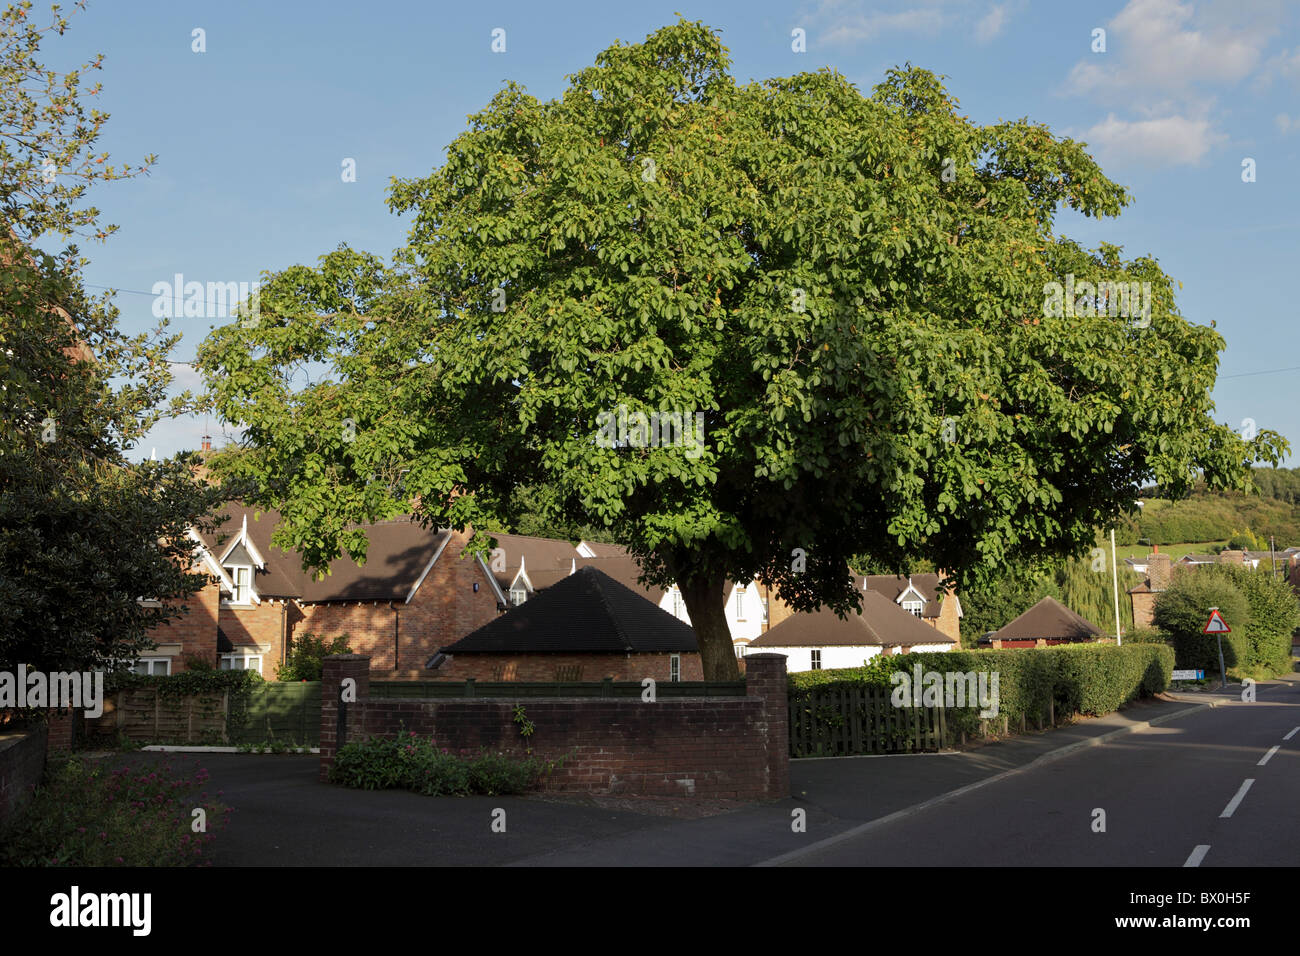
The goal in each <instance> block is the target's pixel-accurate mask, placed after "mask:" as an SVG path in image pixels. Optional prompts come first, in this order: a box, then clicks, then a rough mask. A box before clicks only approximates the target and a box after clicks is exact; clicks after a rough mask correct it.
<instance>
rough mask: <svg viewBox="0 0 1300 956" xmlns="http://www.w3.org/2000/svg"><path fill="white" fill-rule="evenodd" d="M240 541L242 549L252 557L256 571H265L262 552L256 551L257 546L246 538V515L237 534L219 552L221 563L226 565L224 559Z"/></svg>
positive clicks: (250, 539) (264, 560)
mask: <svg viewBox="0 0 1300 956" xmlns="http://www.w3.org/2000/svg"><path fill="white" fill-rule="evenodd" d="M241 541H242V542H243V544H244V549H245V550H246V551H247V552H248V554H249V556H250V557H252V559H253V560H254V561H255V562H256V564H257V570H259V571H265V570H266V559H265V558H263V557H262V552H260V551H258V550H257V545H255V544H253V539H252V538H250V537H249V536H248V515H247V514H245V515H244V523H243V524H242V525H241V526H240V528H239V534H237V535H235V536H234V537H233V538H231V539H230V543H229V544H228V545H226V550H225V551H223V552H221V563H222V564H225V563H226V558H227V557H229V556H230V552H231V551H234V550H235V545H237V544H239V543H240V542H241Z"/></svg>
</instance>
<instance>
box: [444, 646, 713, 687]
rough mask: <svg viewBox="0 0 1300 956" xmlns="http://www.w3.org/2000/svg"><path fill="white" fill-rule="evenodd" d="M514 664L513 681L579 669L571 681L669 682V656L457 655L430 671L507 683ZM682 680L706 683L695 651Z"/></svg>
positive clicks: (684, 660)
mask: <svg viewBox="0 0 1300 956" xmlns="http://www.w3.org/2000/svg"><path fill="white" fill-rule="evenodd" d="M510 664H513V665H514V677H513V678H512V679H513V680H517V681H551V680H556V679H557V678H556V670H557V668H561V667H564V668H569V667H573V666H575V665H576V666H579V667H581V668H582V672H581V675H580V676H579V677H575V678H571V679H572V680H603V679H604V678H606V677H612V678H614V680H620V681H622V680H637V681H639V680H644V679H645V678H647V677H652V678H654V679H655V680H656V681H662V682H666V681H668V680H669V675H670V673H671V672H670V664H669V655H668V654H456V655H454V656H452V657H449V658H448V659H447V661H446V663H444V664H443V665H442V666H441V667H439V668H438V669H437V670H436V671H432V672H429V673H431V674H432V675H433V679H435V680H465V679H466V678H470V677H472V678H474V679H475V680H482V681H497V680H505V679H506V677H505V676H504V674H505V668H506V667H507V666H508V665H510ZM681 679H682V680H684V681H689V680H704V665H703V663H702V662H701V661H700V655H699V653H698V652H695V651H687V652H683V653H682V654H681Z"/></svg>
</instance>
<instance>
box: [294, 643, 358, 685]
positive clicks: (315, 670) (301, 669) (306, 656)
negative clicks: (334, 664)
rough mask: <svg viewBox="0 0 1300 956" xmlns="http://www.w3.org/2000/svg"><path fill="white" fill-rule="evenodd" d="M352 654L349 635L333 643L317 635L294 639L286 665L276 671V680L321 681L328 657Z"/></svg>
mask: <svg viewBox="0 0 1300 956" xmlns="http://www.w3.org/2000/svg"><path fill="white" fill-rule="evenodd" d="M351 653H352V648H351V647H349V646H348V635H347V634H340V635H339V636H338V637H336V638H334V640H332V641H326V640H325V639H324V638H320V637H317V636H316V635H315V634H304V635H303V636H302V637H295V638H294V639H293V645H292V646H291V647H290V648H289V654H288V656H287V657H286V658H285V660H284V663H282V664H280V665H278V666H277V667H276V669H275V678H276V680H281V681H304V680H320V679H321V676H322V674H324V672H325V658H326V657H328V656H330V655H331V654H351Z"/></svg>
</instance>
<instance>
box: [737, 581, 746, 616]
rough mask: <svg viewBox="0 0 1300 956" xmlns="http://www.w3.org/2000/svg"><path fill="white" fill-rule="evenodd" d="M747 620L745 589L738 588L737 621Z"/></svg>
mask: <svg viewBox="0 0 1300 956" xmlns="http://www.w3.org/2000/svg"><path fill="white" fill-rule="evenodd" d="M744 619H745V589H744V588H736V620H737V621H743V620H744Z"/></svg>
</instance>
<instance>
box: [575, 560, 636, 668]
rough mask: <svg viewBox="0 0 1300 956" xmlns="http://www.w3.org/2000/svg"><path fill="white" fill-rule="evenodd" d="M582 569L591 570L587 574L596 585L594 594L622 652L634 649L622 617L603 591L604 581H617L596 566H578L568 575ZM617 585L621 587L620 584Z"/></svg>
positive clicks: (612, 582) (580, 571) (613, 582)
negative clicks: (612, 627) (617, 638)
mask: <svg viewBox="0 0 1300 956" xmlns="http://www.w3.org/2000/svg"><path fill="white" fill-rule="evenodd" d="M583 571H591V574H590V575H588V576H589V577H591V579H592V581H593V582H594V583H595V585H596V594H597V596H598V597H599V598H600V604H601V607H603V608H604V609H605V613H606V615H607V616H608V617H609V620H610V622H611V623H612V624H613V625H614V633H615V634H617V635H618V637H619V640H621V641H622V642H623V650H624V652H625V653H627V652H631V651H634V650H636V648H634V647H633V646H632V639H631V638H630V637H628V634H627V631H626V630H625V629H624V627H623V621H622V619H621V618H620V617H619V616H618V614H616V613H615V611H614V606H613V605H612V604H611V603H610V600H609V595H608V594H606V593H605V581H609V582H610V583H611V584H618V582H617V581H615V580H614V579H613V578H611V577H610V576H609V575H608V574H606V573H605V572H604V571H601V570H599V569H597V568H580V569H579V570H578V571H577V572H575V573H574V574H572V575H569V577H577V575H578V574H581V573H582V572H583ZM597 575H598V576H597ZM602 579H603V580H602ZM619 586H620V587H621V586H622V585H619ZM638 596H639V595H638Z"/></svg>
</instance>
